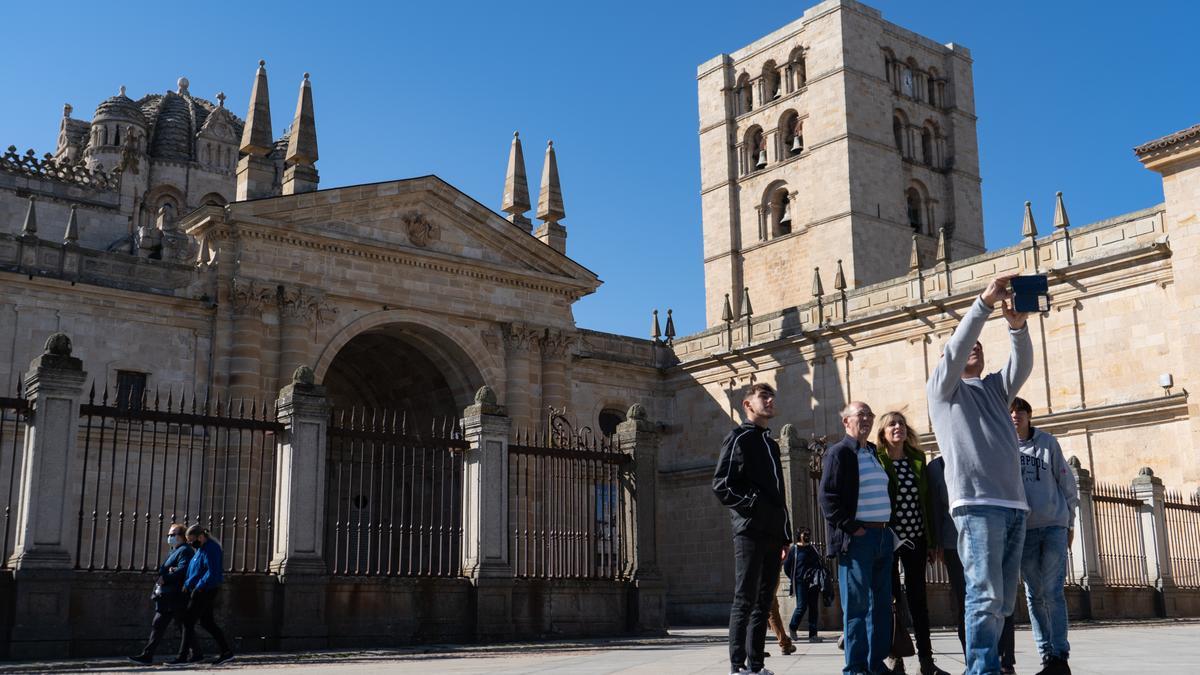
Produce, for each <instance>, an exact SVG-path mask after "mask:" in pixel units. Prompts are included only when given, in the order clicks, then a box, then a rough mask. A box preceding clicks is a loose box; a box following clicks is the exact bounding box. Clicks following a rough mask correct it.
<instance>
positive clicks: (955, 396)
mask: <svg viewBox="0 0 1200 675" xmlns="http://www.w3.org/2000/svg"><path fill="white" fill-rule="evenodd" d="M1012 278H1013V275H1002V276H999V277H996V278H995V279H993V280H992V281H991V282H990V283H989V284H988V286H987V288H986V289H984V291H983V293H982V294H980V296H979V297H978V298H976V299H975V301H974V302H973V303H972V304H971V306H970V308H968V309H967V310H966V311H965V312H963V318H962V321H961V322H960V323H959V325H958V327H956V328H955V329H954V334H953V335H951V336H950V340H949V341H948V342H947V343H946V348H945V350H944V352H943V353H942V357H941V359H939V360H938V364H937V366H936V367H935V368H934V370H933V374H932V375H931V376H930V378H929V383H928V385H927V387H926V393H927V394H928V399H929V416H930V419H931V420H932V421H933V429H934V433H935V434H936V435H937V439H938V446H939V447H940V448H941V451H942V454H943V455H944V456H945V458H946V488H947V492H948V494H949V498H950V508H951V509H952V514H953V517H954V523H955V525H957V526H958V551H959V554H960V556H961V558H962V561H963V572H964V575H965V577H966V596H967V597H966V619H965V622H966V638H967V674H968V675H994V674H995V673H999V672H1000V658H999V651H998V649H997V644H998V642H999V640H1000V629H1001V627H1002V625H1003V624H1004V617H1005V616H1007V615H1009V614H1011V613H1012V610H1013V606H1014V604H1015V597H1014V595H1015V593H1016V588H1017V576H1018V572H1019V568H1020V563H1021V551H1022V547H1023V546H1024V543H1025V518H1026V514H1027V512H1028V510H1029V507H1028V506H1027V505H1026V504H1025V490H1024V488H1023V487H1022V483H1021V461H1020V455H1021V453H1020V450H1019V449H1018V447H1017V435H1016V434H1014V433H1013V431H1012V420H1011V419H1010V418H1009V413H1008V406H1009V404H1010V403H1012V400H1013V398H1014V397H1016V395H1017V392H1018V391H1019V390H1020V388H1021V385H1022V384H1024V383H1025V380H1027V379H1028V378H1029V373H1030V372H1031V371H1032V370H1033V343H1032V342H1031V341H1030V339H1029V330H1028V327H1027V326H1026V321H1025V319H1026V315H1025V314H1023V313H1020V312H1017V311H1015V310H1014V309H1013V308H1012V306H1011V297H1012V291H1011V290H1010V289H1009V281H1010V280H1011V279H1012ZM996 303H1000V304H1001V305H1002V306H1003V314H1004V318H1005V321H1006V322H1007V324H1008V333H1009V341H1010V344H1011V355H1010V356H1009V360H1008V363H1007V364H1005V366H1004V367H1003V368H1002V369H1000V370H999V371H997V372H994V373H991V374H989V375H987V376H986V377H983V370H984V354H983V345H981V344H980V343H979V335H980V333H982V332H983V327H984V324H985V323H986V322H987V318H988V315H989V314H991V313H992V310H993V308H994V307H995V305H996Z"/></svg>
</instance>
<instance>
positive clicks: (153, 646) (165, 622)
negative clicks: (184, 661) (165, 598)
mask: <svg viewBox="0 0 1200 675" xmlns="http://www.w3.org/2000/svg"><path fill="white" fill-rule="evenodd" d="M172 621H174V622H175V623H177V624H179V627H180V628H182V627H183V626H184V619H183V608H182V607H180V608H179V609H165V608H160V609H159V610H158V611H157V612H155V613H154V621H153V622H152V623H151V624H150V640H149V641H148V642H147V643H146V646H145V647H143V648H142V655H143V656H154V652H155V651H156V650H157V649H158V645H159V644H160V643H162V640H163V636H165V635H166V634H167V628H169V627H170V626H171V622H172Z"/></svg>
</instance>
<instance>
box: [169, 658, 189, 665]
mask: <svg viewBox="0 0 1200 675" xmlns="http://www.w3.org/2000/svg"><path fill="white" fill-rule="evenodd" d="M189 663H191V659H189V658H187V657H186V656H176V657H175V658H173V659H171V660H170V661H167V662H166V663H164V664H163V665H165V666H186V665H187V664H189Z"/></svg>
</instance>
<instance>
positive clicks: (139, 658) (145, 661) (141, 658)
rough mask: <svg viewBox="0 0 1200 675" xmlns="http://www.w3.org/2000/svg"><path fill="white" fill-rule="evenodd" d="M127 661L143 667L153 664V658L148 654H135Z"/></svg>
mask: <svg viewBox="0 0 1200 675" xmlns="http://www.w3.org/2000/svg"><path fill="white" fill-rule="evenodd" d="M129 660H130V661H133V662H134V663H140V664H142V665H143V666H148V665H150V664H152V663H154V657H153V656H150V655H149V654H135V655H133V656H131V657H129Z"/></svg>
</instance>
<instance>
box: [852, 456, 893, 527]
mask: <svg viewBox="0 0 1200 675" xmlns="http://www.w3.org/2000/svg"><path fill="white" fill-rule="evenodd" d="M857 454H858V507H857V508H856V509H855V510H854V519H855V520H858V521H861V522H864V523H886V522H888V520H890V519H891V517H892V503H891V498H890V496H889V495H888V476H887V472H886V471H884V470H883V466H882V465H881V464H880V463H879V458H877V457H876V456H875V453H874V452H873V451H872V449H871V448H869V447H866V448H864V447H859V449H858V453H857Z"/></svg>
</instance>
